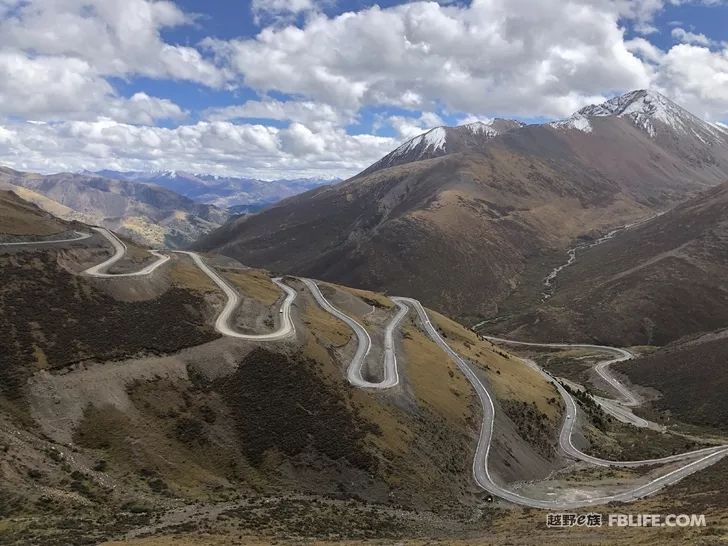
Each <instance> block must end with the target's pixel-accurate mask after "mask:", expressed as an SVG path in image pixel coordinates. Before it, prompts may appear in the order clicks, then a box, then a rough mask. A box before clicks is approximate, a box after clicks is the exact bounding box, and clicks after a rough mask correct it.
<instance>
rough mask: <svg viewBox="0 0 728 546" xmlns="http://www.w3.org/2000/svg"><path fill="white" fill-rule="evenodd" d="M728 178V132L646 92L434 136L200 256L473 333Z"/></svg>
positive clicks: (274, 212) (251, 221)
mask: <svg viewBox="0 0 728 546" xmlns="http://www.w3.org/2000/svg"><path fill="white" fill-rule="evenodd" d="M496 132H497V133H499V134H494V133H496ZM481 136H482V138H480V137H481ZM476 141H477V142H476ZM471 142H474V143H476V144H475V145H472V146H471V145H470V143H471ZM727 178H728V133H726V132H725V131H723V130H722V129H720V128H719V127H717V126H713V125H711V124H708V123H706V122H704V121H702V120H700V119H698V118H696V117H695V116H693V115H692V114H690V113H688V112H687V111H685V110H684V109H682V108H680V107H679V106H677V105H676V104H674V103H672V102H671V101H669V100H668V99H667V98H665V97H663V96H661V95H659V94H657V93H654V92H648V91H636V92H633V93H629V94H627V95H624V96H623V97H619V98H617V99H613V100H611V101H608V102H607V103H605V104H603V105H599V106H594V107H590V108H586V109H583V110H581V111H580V112H578V113H576V114H575V115H574V116H572V117H571V118H569V119H568V120H564V121H561V122H555V123H547V124H542V125H526V126H522V127H512V126H511V127H510V130H505V131H500V130H497V129H494V130H493V131H489V130H488V129H487V128H483V130H482V131H474V130H473V128H472V127H469V126H465V127H462V128H455V129H452V130H448V129H444V128H439V129H435V130H433V131H431V132H429V133H426V134H425V135H422V136H421V137H418V138H417V139H414V140H412V141H410V142H409V143H406V144H405V145H403V146H402V147H400V148H399V149H398V150H395V152H393V154H390V155H389V156H387V157H386V158H384V159H383V160H381V161H380V162H378V163H376V164H375V165H373V166H372V167H370V168H369V169H367V170H366V171H364V172H363V173H361V174H360V175H357V176H355V177H353V178H351V179H349V180H346V181H344V182H341V183H339V184H337V185H335V186H330V187H324V188H319V189H315V190H312V191H310V192H307V193H305V194H302V195H300V196H296V197H293V198H289V199H287V200H285V201H283V202H281V203H279V204H278V205H275V206H273V207H270V208H268V209H267V210H264V211H262V212H261V213H259V214H256V215H253V216H251V217H248V218H241V219H237V220H235V221H233V222H231V223H228V224H227V225H225V226H223V227H222V228H221V229H219V230H217V231H215V232H213V233H211V234H210V235H208V236H206V237H204V238H203V239H201V240H200V241H199V242H198V243H197V244H196V246H197V248H201V249H210V250H216V251H218V252H221V253H223V254H227V255H230V256H233V257H235V258H237V259H239V260H240V261H242V262H243V263H246V264H250V265H255V266H265V267H268V268H271V269H274V270H277V271H281V272H296V273H300V274H304V275H310V276H315V277H318V278H324V279H328V280H335V281H339V282H344V283H346V284H349V285H354V286H361V287H367V288H370V289H378V290H390V291H392V292H396V293H406V294H411V295H413V296H415V297H418V298H419V299H421V300H423V302H425V303H427V304H428V305H430V306H432V307H434V308H437V309H440V310H443V311H446V312H448V313H450V314H451V315H455V316H459V317H461V318H463V319H465V320H468V321H473V322H475V321H476V320H477V319H481V318H485V317H489V316H495V315H497V314H498V312H499V309H500V304H501V303H502V302H503V301H504V300H506V299H507V298H508V296H509V295H511V294H512V293H513V292H514V291H516V290H518V289H519V288H521V287H523V286H532V287H536V288H538V287H540V284H541V282H542V279H543V277H544V276H545V275H546V274H547V273H548V271H549V270H550V269H551V267H553V262H554V260H559V259H560V256H561V254H562V252H563V251H564V250H565V249H566V248H568V247H569V246H570V245H571V244H573V241H574V240H576V239H578V238H579V237H582V236H593V235H595V234H598V233H603V232H606V231H608V230H609V229H612V228H615V227H618V226H619V225H622V224H626V223H628V222H632V221H635V220H637V219H640V218H644V217H647V216H650V215H652V214H654V213H655V212H656V211H661V210H665V209H667V208H669V207H670V206H672V205H673V204H674V203H676V202H679V201H681V200H683V199H685V198H686V197H687V196H689V195H691V194H693V193H695V192H697V191H699V190H702V189H705V188H706V187H710V186H713V185H716V184H718V183H720V182H722V181H724V180H725V179H727Z"/></svg>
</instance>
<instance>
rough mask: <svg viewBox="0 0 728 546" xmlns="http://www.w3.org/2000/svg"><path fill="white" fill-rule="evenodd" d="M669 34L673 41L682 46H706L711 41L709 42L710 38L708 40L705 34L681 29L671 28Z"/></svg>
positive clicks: (710, 41)
mask: <svg viewBox="0 0 728 546" xmlns="http://www.w3.org/2000/svg"><path fill="white" fill-rule="evenodd" d="M670 34H671V35H672V37H673V38H675V40H677V41H678V42H682V43H684V44H697V45H703V46H708V45H710V44H711V43H712V40H710V38H708V37H707V36H706V35H705V34H699V33H695V32H690V31H688V30H685V29H684V28H681V27H676V28H673V29H672V32H671V33H670Z"/></svg>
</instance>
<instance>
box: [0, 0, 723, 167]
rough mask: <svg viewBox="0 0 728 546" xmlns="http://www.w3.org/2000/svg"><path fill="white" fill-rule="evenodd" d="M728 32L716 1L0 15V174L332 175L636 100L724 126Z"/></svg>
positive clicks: (14, 3) (129, 3)
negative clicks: (504, 120)
mask: <svg viewBox="0 0 728 546" xmlns="http://www.w3.org/2000/svg"><path fill="white" fill-rule="evenodd" d="M343 14H345V15H343ZM726 29H728V3H726V2H723V1H721V0H702V1H701V0H695V1H689V0H570V1H563V0H474V1H473V2H455V3H441V4H437V3H426V2H408V3H401V2H394V1H388V2H380V3H377V4H375V3H372V2H361V1H343V2H342V1H336V0H252V1H251V2H238V1H228V0H212V1H201V0H180V1H177V2H169V1H153V0H66V1H64V2H60V3H59V2H53V1H49V0H48V1H46V0H33V1H31V2H26V1H21V0H0V69H2V70H3V72H4V74H5V78H3V81H1V82H0V163H2V164H8V165H11V166H14V167H17V168H24V169H29V170H40V171H44V172H47V171H60V170H78V169H82V168H91V169H93V168H118V169H140V170H156V169H159V170H166V169H177V170H191V171H195V172H211V173H219V174H239V175H245V176H256V177H260V178H278V177H291V176H332V177H333V176H337V177H341V176H347V175H350V174H353V173H355V172H357V171H358V170H360V169H361V168H364V167H366V166H367V165H368V164H370V163H371V162H373V161H375V160H376V159H377V158H379V157H380V156H381V155H383V154H385V153H386V152H387V151H389V150H391V149H392V148H393V147H395V146H396V145H397V144H399V143H400V142H402V141H403V140H405V139H407V138H410V137H412V136H414V135H416V134H418V133H420V132H422V131H424V130H426V129H428V128H430V127H432V126H435V125H439V124H448V125H452V124H458V123H463V122H466V121H471V120H475V119H481V120H487V119H490V118H493V117H496V116H499V117H513V118H517V119H520V120H523V121H526V122H530V123H534V122H542V121H545V120H551V119H559V118H563V117H568V116H569V115H570V114H571V113H572V112H574V111H575V110H577V109H578V108H580V107H582V106H584V105H586V104H590V103H594V102H599V101H602V100H604V99H606V98H608V97H611V96H613V95H615V94H619V93H623V92H626V91H629V90H631V89H635V88H642V87H650V88H654V89H656V90H658V91H661V92H663V93H664V94H666V95H667V96H669V97H671V98H673V99H674V100H675V101H677V102H678V103H680V104H682V105H683V106H685V107H686V108H688V109H690V110H691V111H693V112H694V113H695V114H697V115H699V116H701V117H703V118H705V119H707V120H708V121H711V122H726V121H728V44H727V42H728V32H727V31H726ZM29 89H30V90H33V91H32V93H31V94H29V93H28V90H29Z"/></svg>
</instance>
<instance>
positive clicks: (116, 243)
mask: <svg viewBox="0 0 728 546" xmlns="http://www.w3.org/2000/svg"><path fill="white" fill-rule="evenodd" d="M93 229H94V230H96V231H97V232H99V233H100V234H101V235H103V236H104V237H105V238H106V239H107V240H108V241H109V242H110V243H111V244H112V246H113V247H114V254H113V256H111V258H109V259H108V260H104V261H103V262H101V263H100V264H98V265H94V266H92V267H89V268H88V269H86V270H85V271H84V272H83V274H84V275H88V276H90V277H98V278H107V279H108V278H117V277H144V276H146V275H150V274H151V273H152V272H154V270H155V269H157V268H158V267H159V266H161V265H163V264H164V263H166V262H167V261H169V256H165V255H164V254H161V253H159V252H157V251H156V250H150V251H149V253H150V254H152V255H153V256H156V257H157V260H156V261H155V262H153V263H151V264H150V265H148V266H146V267H145V268H143V269H140V270H139V271H134V272H131V273H107V271H108V270H109V268H110V267H111V266H112V265H114V264H115V263H116V262H118V261H119V260H121V259H122V258H123V257H124V255H125V254H126V251H127V248H126V244H125V243H124V241H122V240H121V239H119V238H118V237H117V236H116V235H114V234H113V233H112V232H111V231H109V230H108V229H106V228H102V227H94V228H93Z"/></svg>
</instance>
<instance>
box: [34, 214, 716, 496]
mask: <svg viewBox="0 0 728 546" xmlns="http://www.w3.org/2000/svg"><path fill="white" fill-rule="evenodd" d="M94 229H95V230H97V231H99V232H100V233H102V234H103V235H104V236H105V237H106V238H107V239H108V240H109V241H110V242H111V243H112V244H113V246H114V248H115V253H114V256H112V257H111V258H109V259H108V260H105V261H104V262H102V263H101V264H98V265H97V266H94V267H91V268H89V269H87V270H86V271H85V272H84V273H85V274H87V275H91V276H96V277H124V276H140V275H149V274H150V273H152V272H153V271H154V270H155V269H156V268H157V267H159V266H160V265H162V264H163V263H165V262H166V261H168V260H169V256H164V255H162V254H159V253H156V252H154V251H152V252H153V253H154V254H155V255H156V256H157V257H158V258H159V259H158V260H157V261H156V262H154V263H153V264H151V265H150V266H147V267H145V268H144V269H142V270H140V271H137V272H134V273H124V274H118V275H112V274H108V273H105V271H106V269H108V268H109V267H111V266H112V265H113V264H114V263H116V262H117V261H119V260H120V259H121V258H122V257H123V256H124V254H125V252H126V245H124V243H123V242H122V241H121V240H119V239H118V238H117V237H116V236H115V235H113V233H111V232H110V231H108V230H106V229H104V228H94ZM79 235H81V234H79ZM83 238H87V237H83ZM80 239H81V237H79V239H72V240H80ZM53 242H64V241H53ZM49 243H50V241H49ZM28 244H33V243H28ZM182 253H184V254H187V255H189V256H190V257H191V258H192V260H193V261H194V262H195V264H196V265H197V266H198V267H199V268H200V269H201V270H202V271H203V272H204V273H205V274H207V275H208V276H209V277H210V278H211V279H212V280H213V281H214V282H215V284H217V285H218V286H219V287H220V288H221V289H222V290H223V292H224V293H225V295H226V296H227V298H228V299H227V302H226V304H225V307H224V309H223V310H222V311H221V313H220V315H218V317H217V320H216V322H215V328H216V329H217V330H218V331H219V332H220V333H222V334H223V335H226V336H230V337H235V338H240V339H247V340H256V341H273V340H279V339H284V338H286V337H288V336H291V335H295V325H294V324H293V321H292V320H291V305H292V303H293V300H294V299H295V297H296V292H295V290H293V289H292V288H290V287H288V286H286V285H285V284H283V283H282V282H281V279H279V278H277V279H274V282H275V283H276V284H277V285H278V286H279V287H280V288H281V289H282V290H284V291H285V292H286V298H285V300H284V302H283V304H282V306H281V315H282V317H281V324H280V327H279V329H278V330H276V331H275V332H272V333H269V334H259V335H251V334H240V333H238V332H235V331H234V330H232V328H230V326H229V320H230V317H231V315H232V313H233V312H234V310H235V309H236V308H237V306H238V304H239V302H240V297H239V296H238V294H237V292H236V291H235V290H234V289H233V288H232V287H231V286H230V285H229V284H228V283H227V282H226V281H225V280H224V279H223V278H222V277H221V276H220V275H219V274H218V273H217V272H216V271H214V270H213V269H212V268H210V267H209V266H207V264H205V262H204V261H203V260H202V258H201V257H200V256H199V255H198V254H196V253H194V252H182ZM302 281H303V282H304V283H305V284H306V286H307V287H308V288H309V290H310V291H311V293H312V294H313V296H314V298H315V299H316V301H317V302H318V303H319V305H321V306H322V307H323V308H324V309H325V310H326V311H328V312H329V313H331V314H332V315H334V316H336V317H338V318H339V319H341V320H342V321H344V322H345V323H346V324H348V325H349V326H350V327H351V328H352V329H353V330H354V332H355V333H356V335H357V339H358V344H357V351H356V354H355V356H354V358H353V359H352V364H351V365H350V366H349V370H348V378H349V381H350V382H351V383H352V384H354V385H356V386H360V387H365V388H377V389H386V388H391V387H393V386H395V385H397V384H398V383H399V375H398V372H397V360H396V351H395V345H394V339H393V335H394V334H393V332H394V330H395V328H397V327H398V326H399V324H400V322H401V321H402V319H403V318H404V317H405V315H406V314H407V312H408V310H409V308H412V309H414V310H415V311H416V312H417V315H418V317H419V320H420V322H421V323H422V325H423V327H424V329H425V331H426V333H427V334H428V335H429V336H430V338H431V339H432V340H433V341H434V342H435V343H436V344H437V345H438V346H439V347H440V348H441V349H442V350H443V351H444V352H445V353H446V354H448V356H450V358H451V359H452V360H453V361H454V362H455V363H456V365H457V366H458V368H459V369H460V370H461V372H462V373H463V374H464V375H465V377H466V378H467V379H468V381H469V382H470V383H471V385H472V386H473V388H474V390H475V392H476V394H477V396H478V399H479V400H480V403H481V406H482V409H483V420H482V423H481V428H480V434H479V437H478V445H477V448H476V453H475V457H474V458H473V467H472V468H473V476H474V479H475V481H476V483H477V484H478V485H479V486H480V487H481V488H483V489H484V490H486V491H488V492H490V493H492V494H494V495H497V496H499V497H501V498H503V499H505V500H508V501H510V502H513V503H516V504H521V505H524V506H529V507H534V508H545V509H575V508H580V507H584V506H594V505H597V504H604V503H607V502H612V501H620V502H629V501H632V500H636V499H638V498H641V497H644V496H647V495H650V494H652V493H655V492H657V491H659V490H660V489H662V488H664V487H666V486H668V485H671V484H673V483H676V482H677V481H679V480H681V479H683V478H684V477H686V476H689V475H690V474H692V473H694V472H697V471H698V470H701V469H703V468H705V467H707V466H709V465H711V464H714V463H715V462H717V461H718V460H720V459H721V458H723V457H725V456H726V455H728V446H715V447H710V448H705V449H701V450H697V451H693V452H690V453H685V454H680V455H673V456H670V457H664V458H661V459H651V460H645V461H606V460H604V459H599V458H597V457H591V456H590V455H587V454H585V453H583V452H581V451H580V450H579V449H578V448H576V447H575V446H574V444H573V441H572V438H573V435H574V427H575V424H576V420H577V405H576V402H575V400H574V399H573V397H572V396H571V395H570V394H569V393H568V392H567V391H566V390H565V389H564V388H563V386H562V385H561V384H560V383H559V382H558V381H555V382H554V384H555V386H556V388H557V389H558V390H559V393H560V394H561V396H562V397H563V398H564V401H565V403H566V416H565V419H564V423H563V426H562V429H561V431H560V435H559V446H560V448H561V450H562V451H563V452H564V453H566V454H567V455H570V456H572V457H574V458H577V459H580V460H583V461H586V462H589V463H591V464H594V465H598V466H623V467H630V466H645V465H647V464H658V463H666V462H676V461H681V460H684V459H694V460H690V462H688V463H687V464H684V465H682V466H680V467H678V468H676V469H675V470H672V471H670V472H668V473H666V474H663V475H661V476H659V477H658V478H655V479H653V480H651V481H649V482H647V483H645V484H643V485H640V486H638V487H635V488H633V489H630V490H627V491H623V492H621V493H618V494H615V495H606V496H604V495H602V496H599V495H596V494H595V495H592V496H590V494H589V493H588V492H586V491H582V492H581V496H582V497H583V498H579V499H575V500H568V501H565V500H562V499H537V498H530V497H527V496H525V495H522V494H520V493H518V492H515V491H512V490H510V489H508V488H506V487H504V486H502V485H500V484H498V483H497V482H496V481H495V480H494V479H493V477H492V475H491V474H490V470H489V468H488V462H489V461H488V459H489V455H490V449H491V445H492V440H493V429H494V424H495V406H494V404H493V398H492V397H491V394H490V392H489V391H488V389H487V387H486V386H485V384H484V383H483V382H482V381H481V379H480V378H479V376H478V374H477V373H476V372H475V370H474V368H473V367H472V366H471V365H470V364H469V363H468V362H466V361H465V360H464V359H462V358H461V357H460V356H459V355H458V354H457V353H456V352H455V351H454V350H453V349H452V348H451V347H450V346H449V345H448V344H447V343H446V342H445V340H444V339H443V338H442V337H441V336H440V334H439V332H438V331H437V329H436V328H435V327H434V326H433V324H432V323H431V321H430V319H429V317H428V315H427V312H426V311H425V309H424V307H422V305H421V304H420V302H419V301H417V300H415V299H412V298H402V297H393V298H391V299H392V301H394V302H395V304H396V305H397V306H398V307H399V311H398V312H397V314H396V315H395V317H394V318H393V319H392V321H390V323H389V324H388V325H387V327H386V329H385V342H384V353H385V355H384V379H383V380H382V381H381V382H380V383H371V382H368V381H365V380H364V379H363V377H362V374H361V369H362V366H363V364H364V359H365V358H366V355H367V354H368V353H369V351H370V349H371V338H370V337H369V334H368V333H367V331H366V329H365V328H364V327H363V326H362V325H361V324H359V323H358V322H357V321H356V320H354V319H352V318H351V317H349V316H348V315H346V314H345V313H343V312H341V311H340V310H338V309H336V308H335V307H334V306H333V305H331V304H330V303H329V302H328V300H326V298H325V297H324V296H323V294H322V293H321V291H320V290H319V288H318V285H317V284H316V283H315V281H313V280H311V279H302ZM490 339H491V340H492V341H500V342H503V343H514V344H519V345H531V346H547V347H572V348H574V347H579V348H591V349H599V350H604V349H610V350H612V351H613V352H614V353H615V354H617V355H618V356H617V358H616V359H613V360H609V361H605V362H603V363H600V364H603V365H602V366H601V367H599V370H598V372H597V373H599V374H600V375H601V376H602V377H603V378H604V379H605V380H606V381H607V382H608V383H610V385H612V386H613V387H614V388H615V390H616V391H617V392H619V394H620V396H622V398H623V399H624V401H625V403H638V400H637V398H636V397H634V396H633V395H632V394H631V393H630V391H629V389H627V388H626V387H625V386H624V385H622V384H621V383H619V381H617V380H616V379H615V378H613V377H612V376H611V375H610V374H609V371H608V367H609V365H610V364H613V363H614V362H619V361H622V360H626V359H628V358H631V356H632V355H631V353H629V352H628V351H626V350H623V349H615V348H605V347H600V346H596V345H578V346H573V345H567V344H534V343H526V342H512V341H510V340H503V339H499V338H490ZM527 363H528V364H529V365H531V366H534V367H535V368H536V369H537V370H539V371H540V372H541V373H542V374H544V375H545V377H547V378H549V380H550V379H551V377H550V376H549V375H548V374H547V372H545V371H544V370H542V369H541V368H540V367H539V366H537V365H536V364H535V363H534V362H532V361H530V362H527Z"/></svg>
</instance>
